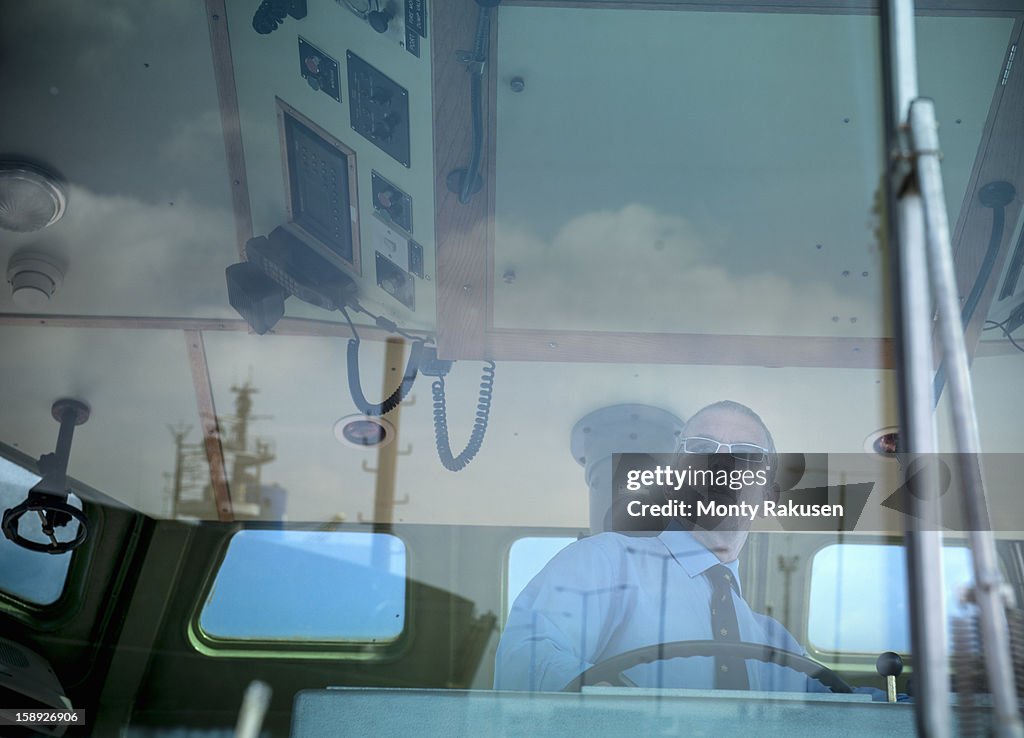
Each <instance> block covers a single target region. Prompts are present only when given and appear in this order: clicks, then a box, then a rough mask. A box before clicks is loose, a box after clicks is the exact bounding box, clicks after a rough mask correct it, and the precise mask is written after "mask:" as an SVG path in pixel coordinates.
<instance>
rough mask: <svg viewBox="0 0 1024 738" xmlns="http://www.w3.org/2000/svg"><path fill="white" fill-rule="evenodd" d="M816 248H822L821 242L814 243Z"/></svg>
mask: <svg viewBox="0 0 1024 738" xmlns="http://www.w3.org/2000/svg"><path fill="white" fill-rule="evenodd" d="M814 248H816V249H818V250H819V251H820V250H821V244H820V243H816V244H814Z"/></svg>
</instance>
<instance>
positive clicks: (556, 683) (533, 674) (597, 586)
mask: <svg viewBox="0 0 1024 738" xmlns="http://www.w3.org/2000/svg"><path fill="white" fill-rule="evenodd" d="M619 579H621V573H620V569H619V567H618V566H616V565H614V564H613V563H612V559H611V558H610V557H609V555H608V553H607V552H606V551H605V550H604V547H603V545H601V542H599V541H597V540H596V538H593V539H584V540H582V541H578V542H576V543H574V544H571V545H570V546H568V547H566V548H565V549H563V550H562V551H560V552H559V553H558V554H557V555H556V556H555V558H553V559H552V560H551V561H550V562H549V563H548V565H547V566H546V567H544V569H543V570H542V571H541V572H540V574H538V575H537V576H536V577H534V579H533V580H532V581H531V582H530V583H529V584H528V585H527V586H526V588H525V589H524V590H523V592H522V594H520V595H519V597H518V598H517V599H516V602H515V604H514V605H513V607H512V612H511V613H510V614H509V619H508V623H507V624H506V625H505V630H504V632H503V633H502V635H501V640H500V642H499V643H498V652H497V655H496V657H495V667H494V688H495V689H510V690H521V691H557V690H560V689H562V688H563V687H565V686H566V685H567V684H568V683H569V682H570V681H572V680H573V679H575V678H576V677H577V676H579V675H580V674H581V673H583V672H584V671H586V670H587V669H589V668H590V667H591V666H593V665H594V664H595V663H596V662H597V661H599V660H600V659H599V655H600V654H601V653H602V652H603V651H604V649H605V647H606V646H607V645H608V641H609V639H610V637H611V636H612V634H613V633H614V632H615V628H616V627H617V625H618V624H619V623H620V622H621V621H622V613H623V611H624V598H623V594H624V592H625V590H626V589H627V587H626V586H625V585H624V583H623V582H621V581H617V580H619Z"/></svg>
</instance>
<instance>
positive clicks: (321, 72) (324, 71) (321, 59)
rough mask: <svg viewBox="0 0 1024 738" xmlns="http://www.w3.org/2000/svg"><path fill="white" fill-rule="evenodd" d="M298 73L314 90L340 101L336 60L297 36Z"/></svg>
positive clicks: (339, 79) (339, 82)
mask: <svg viewBox="0 0 1024 738" xmlns="http://www.w3.org/2000/svg"><path fill="white" fill-rule="evenodd" d="M299 73H300V74H302V78H303V79H304V80H306V82H307V84H309V86H310V87H312V88H313V89H314V90H320V91H321V92H324V93H326V94H327V95H329V96H330V97H333V98H334V99H335V100H337V101H338V102H341V78H340V76H339V75H338V60H337V59H335V58H334V57H332V56H330V55H329V54H326V53H324V52H323V51H321V50H320V49H318V48H317V47H315V46H314V45H313V44H311V43H309V41H307V40H306V39H304V38H302V36H299Z"/></svg>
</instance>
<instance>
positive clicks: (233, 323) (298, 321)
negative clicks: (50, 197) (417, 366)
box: [0, 313, 426, 341]
mask: <svg viewBox="0 0 1024 738" xmlns="http://www.w3.org/2000/svg"><path fill="white" fill-rule="evenodd" d="M5 326H14V327H26V326H31V327H34V328H38V327H45V326H49V327H51V328H95V329H100V330H115V329H118V330H125V329H127V330H157V331H168V330H171V331H241V332H249V324H248V323H246V322H245V321H244V320H219V319H216V318H144V317H132V316H123V315H112V316H105V315H39V314H32V315H19V314H14V313H5V314H0V327H5ZM356 330H357V331H359V338H360V339H361V340H365V341H386V340H387V339H388V338H391V337H393V336H394V334H393V333H388V332H387V331H386V330H384V329H382V328H378V327H377V326H375V325H358V324H357V325H356ZM407 333H411V334H413V335H416V332H415V331H407ZM270 335H275V336H312V337H341V338H352V331H351V330H349V327H348V324H346V323H335V322H332V321H328V320H311V319H308V318H282V319H281V320H280V321H279V322H278V323H277V325H275V326H274V330H272V331H271V332H270ZM424 338H426V336H424Z"/></svg>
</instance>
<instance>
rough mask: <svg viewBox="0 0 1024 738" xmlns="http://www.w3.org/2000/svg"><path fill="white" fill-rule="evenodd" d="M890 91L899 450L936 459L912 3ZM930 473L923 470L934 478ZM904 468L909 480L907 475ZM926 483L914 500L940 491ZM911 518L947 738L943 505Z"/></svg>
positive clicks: (920, 675) (931, 706)
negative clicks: (913, 139)
mask: <svg viewBox="0 0 1024 738" xmlns="http://www.w3.org/2000/svg"><path fill="white" fill-rule="evenodd" d="M881 21H882V23H881V29H882V53H883V70H884V72H885V73H884V74H883V84H884V86H885V93H886V94H885V95H884V96H883V98H884V104H885V113H886V118H885V128H886V154H887V161H886V173H885V184H886V188H887V193H886V194H887V203H888V205H889V207H888V221H889V222H888V223H887V224H885V225H887V226H888V228H887V231H888V233H889V238H890V244H889V247H890V253H891V254H892V270H893V273H894V277H895V278H894V280H893V284H894V288H895V290H896V295H895V299H894V301H893V305H894V312H895V318H896V319H895V321H894V323H895V324H894V332H895V337H896V346H897V351H898V368H899V371H898V375H897V376H898V381H899V395H898V396H899V411H900V428H901V432H900V445H901V447H902V448H901V450H902V451H903V452H905V453H907V454H909V457H908V458H909V459H910V460H913V459H914V458H916V457H917V456H919V455H922V454H932V453H934V451H935V449H936V446H937V441H936V437H935V419H934V414H933V410H932V392H931V389H932V375H933V372H934V368H933V365H932V342H931V330H932V323H931V318H932V310H931V301H930V299H929V289H928V279H927V274H928V270H927V257H926V248H925V222H924V203H923V201H922V199H921V196H920V193H919V192H918V190H917V185H916V182H915V181H914V178H913V172H912V170H911V168H910V166H909V164H908V162H907V160H906V158H905V156H904V152H905V151H906V149H907V146H906V144H905V138H906V135H905V132H906V124H905V121H906V116H907V115H908V113H909V110H910V102H911V101H912V100H914V99H915V98H916V97H917V94H918V91H917V59H916V49H915V39H914V3H913V1H912V0H889V1H888V2H887V3H886V6H885V12H884V13H883V14H882V18H881ZM928 469H930V465H926V474H928ZM908 470H909V469H908V467H905V468H904V471H908ZM936 481H937V480H936V479H935V478H934V477H933V476H932V477H929V476H926V477H925V479H924V481H923V482H922V483H921V484H920V485H915V488H916V489H918V490H922V489H923V490H925V491H926V492H933V491H936V490H937V484H936ZM909 497H910V500H909V502H910V505H911V514H910V515H909V516H907V533H906V549H907V576H908V581H909V589H910V615H911V642H912V648H913V653H914V682H915V688H914V697H915V699H914V712H915V718H916V722H917V732H918V734H919V735H921V736H928V737H929V738H949V736H950V735H951V723H952V721H951V713H950V707H949V679H948V659H947V648H946V622H945V607H944V605H945V598H944V597H943V589H942V536H941V533H940V532H939V526H938V525H937V522H938V520H939V508H938V495H937V494H924V495H921V496H918V495H914V494H911V495H909Z"/></svg>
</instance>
